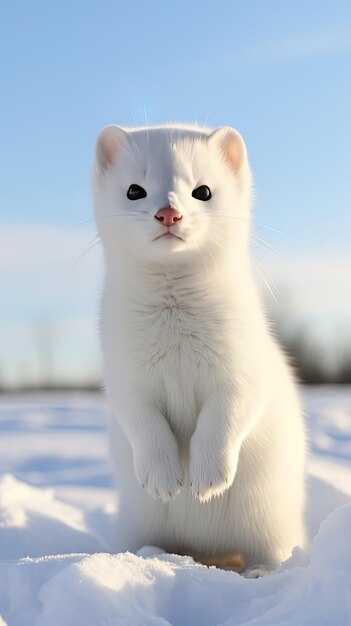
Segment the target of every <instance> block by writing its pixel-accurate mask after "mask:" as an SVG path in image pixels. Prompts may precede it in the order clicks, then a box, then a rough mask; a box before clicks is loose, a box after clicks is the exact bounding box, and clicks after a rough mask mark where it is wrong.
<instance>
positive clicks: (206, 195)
mask: <svg viewBox="0 0 351 626" xmlns="http://www.w3.org/2000/svg"><path fill="white" fill-rule="evenodd" d="M191 195H192V197H193V198H196V200H202V201H203V202H207V200H210V199H211V198H212V193H211V189H210V188H209V187H207V185H201V186H200V187H197V188H196V189H194V191H193V193H192V194H191Z"/></svg>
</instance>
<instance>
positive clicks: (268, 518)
mask: <svg viewBox="0 0 351 626" xmlns="http://www.w3.org/2000/svg"><path fill="white" fill-rule="evenodd" d="M93 193H94V203H95V213H96V221H97V226H98V231H99V234H100V237H101V240H102V243H103V247H104V254H105V264H106V278H105V287H104V294H103V302H102V315H101V335H102V346H103V357H104V369H105V382H106V392H107V398H108V402H109V405H110V410H111V449H112V455H113V460H114V463H115V467H116V474H117V480H118V490H119V509H118V519H117V535H116V536H117V547H118V549H119V550H127V549H128V550H137V549H138V548H140V547H141V546H143V545H145V544H155V545H158V546H161V547H163V548H165V549H166V550H168V551H173V552H178V553H182V554H184V553H185V554H193V555H202V556H201V560H203V561H204V562H206V559H208V562H210V563H213V562H216V559H217V560H218V562H219V563H220V562H221V559H224V560H226V559H227V558H228V556H229V555H232V554H240V555H242V557H243V559H244V562H245V567H246V568H247V570H248V571H251V572H252V571H253V572H256V573H257V572H258V573H262V572H264V571H269V570H271V569H272V568H274V567H275V566H276V565H277V564H278V563H280V562H281V561H282V560H284V559H286V558H287V557H289V555H290V553H291V550H292V548H293V547H294V546H296V545H299V546H303V545H304V542H305V528H304V521H303V508H304V457H305V438H304V428H303V421H302V417H301V410H300V406H299V400H298V397H297V392H296V389H295V384H294V381H293V377H292V374H291V372H290V369H289V367H288V366H287V363H286V360H285V358H284V356H283V354H282V352H281V351H280V349H279V347H278V345H277V343H276V341H275V339H274V338H273V337H272V335H271V334H270V332H269V329H268V324H267V321H266V318H265V315H264V312H263V310H262V307H261V304H260V299H259V295H258V290H257V287H256V285H255V282H254V279H253V276H252V269H251V262H250V253H249V233H250V204H251V172H250V168H249V165H248V160H247V155H246V148H245V144H244V142H243V140H242V138H241V136H240V135H239V133H237V132H236V131H235V130H233V129H231V128H228V127H223V128H219V129H217V130H215V131H211V130H210V129H203V128H197V127H193V126H183V125H165V126H157V127H156V126H155V127H145V128H135V129H122V128H120V127H117V126H109V127H107V128H105V129H104V130H103V131H102V132H101V134H100V136H99V138H98V141H97V147H96V156H95V163H94V169H93ZM199 558H200V557H199Z"/></svg>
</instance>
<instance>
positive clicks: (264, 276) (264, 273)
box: [252, 256, 280, 304]
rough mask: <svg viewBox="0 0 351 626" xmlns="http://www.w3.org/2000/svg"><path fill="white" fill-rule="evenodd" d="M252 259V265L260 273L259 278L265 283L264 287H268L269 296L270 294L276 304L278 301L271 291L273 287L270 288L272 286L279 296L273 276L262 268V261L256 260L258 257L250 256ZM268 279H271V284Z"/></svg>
mask: <svg viewBox="0 0 351 626" xmlns="http://www.w3.org/2000/svg"><path fill="white" fill-rule="evenodd" d="M252 261H253V264H254V266H255V268H256V270H257V272H258V273H259V275H260V277H261V279H262V280H263V282H264V284H265V285H266V287H267V289H268V291H269V293H270V294H271V296H272V298H273V300H274V302H275V303H276V304H277V303H278V301H277V299H276V297H275V294H274V291H273V289H272V286H273V288H274V289H275V290H276V292H277V295H278V296H280V292H279V289H278V287H277V286H276V284H275V282H274V280H273V278H272V277H271V276H270V275H269V274H268V272H267V270H266V269H265V268H264V266H263V265H262V263H260V261H258V259H257V258H256V257H254V256H253V257H252ZM269 281H271V283H272V286H271V285H270V283H269Z"/></svg>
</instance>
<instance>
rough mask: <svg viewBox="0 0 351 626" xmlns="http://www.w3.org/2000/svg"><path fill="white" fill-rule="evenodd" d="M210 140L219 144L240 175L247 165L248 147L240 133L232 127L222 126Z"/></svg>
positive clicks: (232, 166)
mask: <svg viewBox="0 0 351 626" xmlns="http://www.w3.org/2000/svg"><path fill="white" fill-rule="evenodd" d="M208 140H209V141H215V142H216V143H217V144H218V146H219V148H220V150H221V152H222V153H223V155H224V157H225V159H226V160H227V161H228V163H229V165H230V166H231V168H232V169H233V170H234V172H235V173H236V174H239V175H240V173H241V170H242V168H243V167H244V166H245V165H246V164H247V152H246V146H245V143H244V140H243V138H242V136H241V135H240V133H238V131H237V130H234V128H231V127H230V126H220V128H217V129H216V130H214V131H213V133H211V134H210V135H209V137H208Z"/></svg>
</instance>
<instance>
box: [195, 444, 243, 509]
mask: <svg viewBox="0 0 351 626" xmlns="http://www.w3.org/2000/svg"><path fill="white" fill-rule="evenodd" d="M238 458H239V452H238V451H237V450H236V449H235V448H234V447H233V448H232V449H231V450H230V451H227V450H225V451H224V450H221V449H216V447H215V446H214V445H213V443H211V442H210V441H202V440H201V439H200V437H196V433H194V435H193V437H192V440H191V443H190V463H189V478H190V489H191V491H192V494H193V496H194V497H195V498H197V499H198V500H200V502H208V501H209V500H211V499H212V498H214V497H216V496H221V495H222V494H223V493H224V492H225V491H226V490H227V489H229V487H231V485H232V484H233V481H234V477H235V474H236V470H237V465H238Z"/></svg>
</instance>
